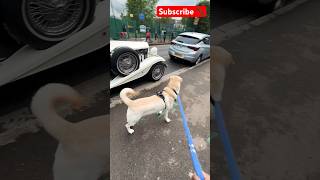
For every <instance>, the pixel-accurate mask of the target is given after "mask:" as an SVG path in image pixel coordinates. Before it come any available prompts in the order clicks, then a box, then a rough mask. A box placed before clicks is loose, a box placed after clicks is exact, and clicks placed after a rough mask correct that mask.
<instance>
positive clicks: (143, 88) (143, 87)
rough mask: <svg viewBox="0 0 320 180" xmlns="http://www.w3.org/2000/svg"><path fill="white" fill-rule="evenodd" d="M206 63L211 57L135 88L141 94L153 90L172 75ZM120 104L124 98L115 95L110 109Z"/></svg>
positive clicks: (111, 99) (111, 100)
mask: <svg viewBox="0 0 320 180" xmlns="http://www.w3.org/2000/svg"><path fill="white" fill-rule="evenodd" d="M206 63H210V59H207V60H205V61H203V62H201V63H199V64H197V65H195V66H191V67H186V68H181V69H179V70H177V71H174V72H172V73H169V74H166V75H165V76H163V77H162V78H161V80H159V81H157V82H149V83H145V84H143V85H141V86H139V87H137V88H135V89H134V90H135V91H136V92H138V94H141V93H142V92H143V91H147V90H151V89H153V88H155V87H157V86H159V85H161V84H162V83H164V82H166V81H168V80H169V77H170V76H171V75H181V74H183V73H185V72H187V71H190V70H192V69H194V68H197V67H199V66H202V65H204V64H206ZM119 104H123V102H122V100H121V99H120V97H119V96H115V97H113V98H110V109H111V108H114V107H115V106H117V105H119Z"/></svg>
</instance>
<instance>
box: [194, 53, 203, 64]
mask: <svg viewBox="0 0 320 180" xmlns="http://www.w3.org/2000/svg"><path fill="white" fill-rule="evenodd" d="M202 61H203V59H202V55H200V56H199V57H198V58H197V60H196V61H195V62H194V63H193V64H194V65H197V64H199V63H201V62H202Z"/></svg>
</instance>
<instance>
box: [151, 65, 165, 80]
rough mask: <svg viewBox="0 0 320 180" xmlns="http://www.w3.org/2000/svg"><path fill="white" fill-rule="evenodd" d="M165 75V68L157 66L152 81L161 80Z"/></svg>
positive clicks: (153, 71)
mask: <svg viewBox="0 0 320 180" xmlns="http://www.w3.org/2000/svg"><path fill="white" fill-rule="evenodd" d="M163 74H164V68H163V67H162V66H160V65H157V66H156V67H155V68H154V69H153V70H152V79H154V80H159V79H161V77H162V76H163Z"/></svg>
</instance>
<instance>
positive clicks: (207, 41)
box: [202, 36, 210, 59]
mask: <svg viewBox="0 0 320 180" xmlns="http://www.w3.org/2000/svg"><path fill="white" fill-rule="evenodd" d="M202 42H203V43H202V47H203V58H204V59H206V58H209V57H210V36H208V37H205V38H204V39H203V40H202Z"/></svg>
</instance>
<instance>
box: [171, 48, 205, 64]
mask: <svg viewBox="0 0 320 180" xmlns="http://www.w3.org/2000/svg"><path fill="white" fill-rule="evenodd" d="M169 55H170V56H174V57H176V58H179V59H183V60H186V61H189V62H196V60H197V58H198V57H199V52H198V51H193V50H190V52H189V53H186V52H182V51H178V50H176V49H173V48H169Z"/></svg>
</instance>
